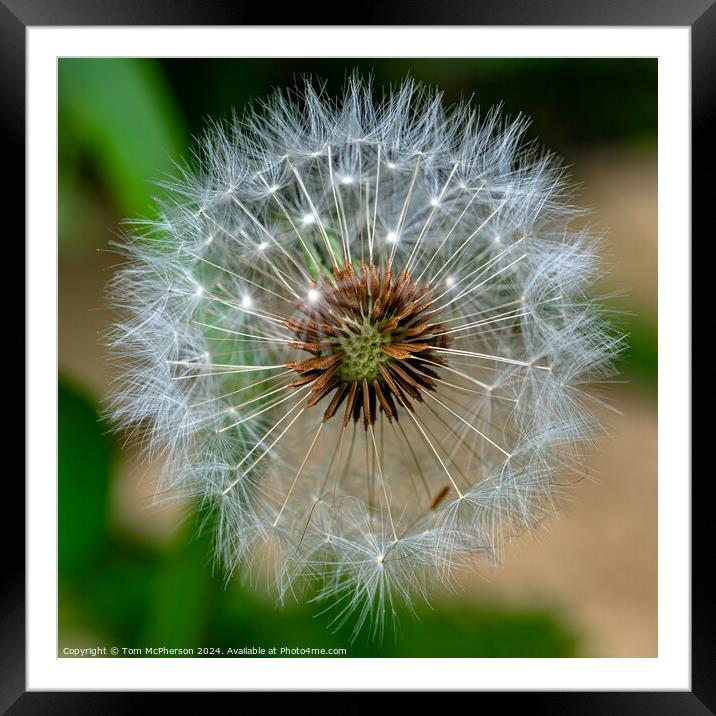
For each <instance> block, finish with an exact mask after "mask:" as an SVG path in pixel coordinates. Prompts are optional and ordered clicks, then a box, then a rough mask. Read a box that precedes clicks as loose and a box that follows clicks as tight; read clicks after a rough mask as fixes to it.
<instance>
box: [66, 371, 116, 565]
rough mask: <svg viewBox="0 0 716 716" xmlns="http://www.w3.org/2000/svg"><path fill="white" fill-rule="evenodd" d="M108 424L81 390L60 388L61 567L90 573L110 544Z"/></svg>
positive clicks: (109, 452)
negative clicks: (108, 531) (108, 518)
mask: <svg viewBox="0 0 716 716" xmlns="http://www.w3.org/2000/svg"><path fill="white" fill-rule="evenodd" d="M105 432H106V425H104V423H102V422H101V421H100V420H99V419H98V415H97V410H96V408H95V406H94V405H93V404H92V403H91V402H90V401H89V399H88V398H86V397H85V396H84V395H82V393H80V392H79V391H78V390H76V389H74V388H72V387H71V386H69V385H68V384H67V383H65V382H63V381H60V384H59V387H58V506H57V509H58V515H57V516H58V535H59V539H58V560H59V562H58V568H59V572H60V577H62V576H63V575H64V574H66V573H70V572H75V571H79V570H83V569H87V568H88V566H89V565H90V564H91V563H92V562H93V561H94V559H95V558H96V556H97V555H98V554H99V552H100V551H101V549H102V547H103V545H104V542H105V539H106V524H107V494H108V487H109V476H110V469H111V450H110V443H109V440H108V438H107V436H106V434H105Z"/></svg>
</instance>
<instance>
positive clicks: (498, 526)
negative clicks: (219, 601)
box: [110, 76, 621, 629]
mask: <svg viewBox="0 0 716 716" xmlns="http://www.w3.org/2000/svg"><path fill="white" fill-rule="evenodd" d="M373 94H374V93H373V88H372V87H371V85H370V82H369V81H366V80H363V79H361V78H359V77H357V76H355V77H353V78H352V79H351V80H350V81H349V82H348V84H347V88H346V90H345V93H344V95H343V96H342V98H341V99H340V100H338V101H332V100H331V99H329V98H327V97H326V96H325V94H324V93H323V92H322V91H320V90H316V89H314V87H313V85H312V84H311V83H310V82H306V84H305V86H304V87H303V88H302V89H301V91H300V92H299V91H297V92H295V93H294V94H293V95H291V94H285V95H284V94H281V93H276V94H275V95H274V96H273V97H272V98H271V99H270V100H268V101H267V102H265V103H262V104H260V105H258V106H257V107H256V108H253V109H251V110H249V111H248V112H247V113H246V114H245V115H244V116H243V117H241V118H235V119H234V120H233V121H231V122H229V123H226V124H218V123H217V124H214V125H212V126H211V127H210V129H209V130H208V131H207V132H206V134H205V136H204V137H203V138H202V140H201V142H200V144H199V150H198V152H197V156H196V159H197V162H196V163H197V165H198V168H195V169H187V170H185V171H184V172H183V175H182V177H181V179H180V180H179V181H177V182H174V183H172V184H170V185H169V186H168V188H169V189H170V194H171V196H172V199H171V200H170V201H168V202H166V203H165V204H164V205H163V206H162V212H161V218H160V219H159V220H156V221H147V222H144V223H143V224H140V223H137V227H138V228H137V230H136V231H135V233H134V235H133V236H132V237H130V238H128V240H127V242H126V243H125V244H124V245H123V248H124V251H126V253H127V255H128V259H129V260H128V262H127V264H126V266H125V267H124V268H123V269H122V270H121V271H120V272H119V273H118V274H117V275H116V277H115V278H114V280H113V282H112V285H111V293H112V297H113V302H114V305H115V307H116V308H117V309H119V310H120V311H121V315H122V317H121V319H119V320H118V321H117V322H116V324H115V325H114V328H113V332H112V336H111V344H112V346H113V348H114V356H115V359H116V360H117V363H118V365H119V368H120V370H119V372H120V375H119V378H118V383H117V389H116V391H115V393H114V396H113V398H112V403H111V407H110V412H111V414H112V416H113V418H114V419H115V421H116V422H117V423H118V424H120V425H122V426H126V425H130V426H134V429H135V430H136V431H137V432H138V434H140V435H141V436H142V438H143V440H144V441H145V444H146V446H147V448H148V450H149V452H150V454H152V455H155V456H159V455H161V456H162V457H164V458H165V469H164V473H163V475H164V477H163V479H164V484H163V486H162V489H164V488H171V489H175V490H178V491H180V492H181V493H182V494H189V495H192V496H196V497H198V498H200V499H201V501H202V504H203V505H204V506H206V507H208V508H210V509H211V510H213V511H215V513H216V515H217V520H216V525H217V528H216V529H217V532H216V546H217V554H218V555H219V556H220V557H221V559H222V561H223V563H224V564H225V565H226V567H227V569H228V571H229V572H232V571H233V570H234V569H237V568H239V567H243V566H244V565H246V566H247V567H250V566H251V565H252V564H253V565H254V566H261V565H263V564H266V563H271V564H272V565H273V571H272V574H273V577H271V580H272V582H273V584H274V586H275V588H276V591H277V592H278V594H279V596H280V597H281V598H284V597H286V596H287V595H288V594H296V593H299V590H300V587H301V585H302V584H305V581H306V577H316V578H318V580H319V582H320V584H321V588H320V596H321V598H325V599H328V603H329V604H330V605H332V606H333V607H334V608H335V609H336V614H337V616H336V619H337V620H338V622H339V623H340V622H341V621H343V620H344V619H345V618H346V617H347V616H348V615H349V614H350V613H351V612H352V611H354V610H356V609H357V610H358V612H359V614H358V622H357V623H358V626H360V625H361V624H363V622H365V621H366V620H369V618H370V616H371V613H372V612H373V610H375V619H374V620H373V624H374V626H375V628H376V629H378V628H381V627H382V623H383V619H384V615H385V614H386V613H387V614H389V615H392V614H394V612H395V609H394V605H395V603H396V600H398V601H401V602H407V603H408V604H411V603H412V602H413V600H415V599H416V598H423V597H426V596H427V594H428V592H429V589H430V585H431V584H432V583H434V582H449V581H450V580H451V579H452V576H453V572H454V570H455V569H456V568H459V567H461V566H462V565H464V564H465V562H466V561H467V560H469V559H471V558H472V557H474V556H481V557H483V558H485V559H487V560H490V561H493V562H494V561H495V560H496V559H497V556H498V553H499V550H500V547H501V545H503V544H504V543H505V541H506V540H507V539H509V538H511V537H512V536H514V535H516V534H518V533H519V532H521V531H523V530H525V529H533V528H534V527H536V526H537V525H538V524H539V523H540V522H541V521H542V520H543V519H544V518H545V517H547V516H549V515H552V514H554V512H555V509H556V508H555V504H556V502H557V498H558V497H559V494H558V493H559V490H560V485H561V484H563V482H560V477H559V476H560V475H561V476H562V478H561V479H562V480H563V479H564V478H563V475H564V471H565V470H572V471H575V472H576V473H578V474H579V472H580V465H579V450H580V446H581V445H583V444H584V443H586V442H587V441H589V440H591V439H592V436H594V435H595V434H596V433H598V432H599V431H600V430H601V428H600V424H599V421H598V419H597V418H596V416H595V412H594V410H593V409H594V408H596V407H597V406H599V405H601V404H602V401H601V399H600V398H598V397H597V396H596V395H595V394H593V392H587V388H588V385H589V384H590V383H591V384H595V383H598V382H600V381H603V380H604V379H605V378H606V377H608V376H609V375H610V373H611V372H612V368H611V359H612V358H613V357H614V356H615V355H616V353H617V352H618V350H619V349H620V340H621V339H620V338H619V337H618V336H615V335H614V334H613V333H611V332H610V331H609V330H608V329H607V328H606V327H605V323H604V321H603V313H604V311H603V309H602V308H601V307H600V305H599V304H598V303H597V302H595V301H594V300H592V299H590V298H588V294H587V291H588V289H589V287H590V285H591V284H592V283H593V281H594V280H595V279H596V278H597V277H598V276H599V274H600V271H601V267H600V264H599V261H598V259H597V254H596V243H597V240H596V238H595V237H594V236H592V235H590V234H589V233H588V232H587V231H586V230H573V229H572V228H571V226H572V224H573V223H574V220H575V219H576V218H577V217H578V216H580V214H581V212H580V210H578V209H577V208H575V207H573V206H572V205H571V204H570V190H569V188H568V185H567V184H566V182H565V180H564V178H563V172H562V170H561V169H560V166H559V163H558V161H557V160H556V159H555V158H554V157H553V156H552V155H550V154H547V153H542V152H540V151H539V150H538V149H537V148H536V147H535V146H534V145H533V144H530V143H527V142H525V141H524V133H525V129H526V127H527V122H526V121H525V120H523V119H517V120H516V121H508V120H505V119H503V118H502V117H501V115H500V112H499V110H493V111H491V112H489V113H488V114H486V115H481V114H480V113H478V112H477V111H476V110H475V109H473V108H472V107H471V106H470V104H469V103H464V104H460V105H458V106H455V107H453V108H451V109H446V108H444V107H443V104H442V100H441V95H440V94H439V93H438V92H434V91H431V90H428V89H426V88H425V87H423V86H421V85H419V84H417V83H415V82H413V81H410V80H407V81H405V82H403V83H402V84H401V85H400V86H399V87H398V88H397V89H395V90H393V91H391V92H389V93H387V94H386V95H384V97H383V99H382V100H381V101H380V102H374V100H373Z"/></svg>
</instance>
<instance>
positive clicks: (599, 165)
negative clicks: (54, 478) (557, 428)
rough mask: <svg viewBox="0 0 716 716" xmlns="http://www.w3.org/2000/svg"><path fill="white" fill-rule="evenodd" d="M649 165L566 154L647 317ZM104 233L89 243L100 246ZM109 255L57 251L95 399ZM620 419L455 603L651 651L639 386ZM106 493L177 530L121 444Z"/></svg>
mask: <svg viewBox="0 0 716 716" xmlns="http://www.w3.org/2000/svg"><path fill="white" fill-rule="evenodd" d="M656 170H657V165H656V157H655V156H654V152H652V151H640V150H637V149H629V150H615V149H604V150H603V151H598V152H593V153H590V154H588V155H583V156H580V157H577V158H575V159H574V174H575V177H574V178H575V179H576V180H577V181H580V182H582V183H583V185H584V191H583V193H582V194H581V196H580V202H581V203H584V204H585V205H587V206H590V207H593V208H594V213H593V215H592V217H591V222H592V224H593V225H594V226H595V228H597V229H600V230H601V229H603V230H606V231H608V233H607V238H606V241H605V250H606V256H607V260H608V263H609V264H611V266H612V274H611V277H610V279H609V283H608V288H619V289H623V290H624V291H625V294H626V296H625V298H623V299H622V301H623V303H624V304H625V305H626V306H628V307H630V308H632V309H633V310H634V311H635V312H637V313H638V312H648V315H649V316H650V317H651V318H652V319H654V318H655V316H656V305H657V171H656ZM116 223H117V222H116V218H115V217H113V216H112V214H111V212H108V213H107V216H106V224H105V226H106V227H109V228H107V230H106V234H105V235H104V236H103V235H101V234H99V235H98V236H95V237H92V238H91V239H88V242H87V243H85V244H84V246H85V247H86V246H87V245H88V243H89V244H90V245H94V246H95V247H99V246H106V242H107V241H108V240H109V239H110V238H111V232H113V231H114V230H115V227H116ZM116 262H117V257H116V256H115V255H113V254H111V253H105V252H95V251H87V250H84V251H82V252H74V253H72V252H70V253H69V254H68V255H63V256H61V257H60V264H59V271H60V286H59V309H60V310H59V330H60V339H59V363H60V367H61V370H62V371H63V372H64V374H65V375H66V376H68V377H69V378H71V379H74V380H75V381H77V382H78V383H79V384H80V385H84V386H86V387H87V388H89V389H90V390H91V391H92V392H93V393H94V394H95V395H104V394H106V392H107V389H108V386H109V382H110V380H111V368H110V366H108V365H107V363H106V359H105V358H106V357H105V353H104V351H103V349H102V347H101V345H100V342H99V336H100V335H101V333H102V332H103V331H104V330H105V327H106V325H107V322H108V320H109V314H108V312H107V311H106V310H104V309H103V297H102V294H103V289H104V285H105V283H106V281H107V280H108V279H109V277H110V276H111V273H112V270H113V269H112V267H113V265H114V264H115V263H116ZM611 395H612V397H613V399H614V403H615V405H616V407H617V408H618V409H619V410H620V411H621V412H622V413H623V416H622V417H620V416H614V415H608V416H607V417H606V420H607V422H608V424H609V426H610V428H611V430H612V433H613V437H612V438H611V439H610V440H608V441H605V442H603V443H602V444H601V445H600V446H599V451H598V452H597V453H596V454H594V455H592V456H591V457H590V459H589V462H588V470H589V473H590V475H591V476H592V479H591V480H589V481H587V480H585V481H582V482H581V483H580V484H579V485H577V486H576V488H575V489H574V491H573V493H572V501H571V502H570V503H569V504H567V505H565V506H564V507H563V511H562V516H561V517H560V519H558V520H553V521H551V522H550V523H549V524H545V525H544V526H543V527H542V528H541V529H540V530H539V531H538V533H537V534H536V535H534V536H532V537H529V536H527V537H523V538H522V539H520V540H519V541H516V542H515V543H513V544H512V545H510V546H509V548H508V549H507V552H506V554H505V557H504V564H503V566H502V567H499V568H485V567H481V568H480V569H479V572H478V573H477V574H476V575H473V576H470V577H466V578H465V579H464V580H463V583H464V587H465V590H464V592H463V593H462V595H460V596H459V597H458V598H461V599H470V600H473V599H476V598H477V599H500V600H502V601H506V602H507V603H510V604H514V605H515V607H519V606H523V607H524V606H529V607H538V606H541V605H543V606H545V607H547V608H552V609H554V608H557V609H559V613H560V615H561V616H562V618H564V619H565V621H566V623H567V625H568V626H569V627H571V628H572V629H573V630H574V631H575V632H576V633H577V635H578V636H579V637H581V640H582V652H583V654H584V655H585V656H600V657H653V656H657V405H656V399H655V397H654V396H653V394H652V393H650V392H649V391H648V390H644V389H643V388H642V387H640V386H639V385H636V384H633V385H629V384H616V385H614V386H613V387H612V392H611ZM125 457H126V459H125V460H124V462H123V465H122V466H121V470H120V477H119V479H118V481H117V484H116V485H115V490H114V495H113V521H114V522H115V524H116V526H117V527H119V528H120V529H122V530H126V531H128V532H130V533H132V534H134V535H135V536H137V537H141V538H144V539H148V540H152V541H158V542H162V541H164V540H167V539H169V538H171V535H172V534H173V533H174V532H175V530H176V529H177V527H178V520H177V517H178V514H177V511H176V510H177V509H180V508H179V507H177V508H175V509H167V508H164V509H161V510H158V509H154V508H150V507H149V498H150V496H151V495H152V492H153V482H154V480H155V478H156V474H157V466H146V465H143V464H141V462H139V461H137V460H136V459H135V458H136V455H135V454H134V453H132V452H130V451H129V450H128V451H127V452H126V455H125Z"/></svg>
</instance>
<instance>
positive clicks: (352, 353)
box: [336, 320, 390, 383]
mask: <svg viewBox="0 0 716 716" xmlns="http://www.w3.org/2000/svg"><path fill="white" fill-rule="evenodd" d="M338 343H339V345H340V347H341V350H342V351H343V359H342V360H341V365H340V367H339V368H338V370H337V371H336V377H337V378H338V379H339V380H342V381H343V382H344V383H354V382H360V381H362V380H364V379H365V380H368V381H373V380H378V379H380V378H381V375H380V365H381V363H388V362H389V361H390V356H388V355H387V354H386V353H384V352H383V351H382V349H381V346H383V345H385V344H387V343H390V333H387V334H386V333H383V332H382V331H381V330H380V328H379V327H378V326H377V325H375V324H373V323H371V322H370V321H369V320H366V321H364V323H363V326H362V327H361V330H360V333H353V334H351V335H350V336H347V337H341V338H339V339H338Z"/></svg>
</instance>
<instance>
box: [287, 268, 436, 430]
mask: <svg viewBox="0 0 716 716" xmlns="http://www.w3.org/2000/svg"><path fill="white" fill-rule="evenodd" d="M313 290H314V291H315V294H316V296H315V300H313V299H312V300H309V301H306V302H304V303H299V304H297V308H298V309H299V311H300V313H301V314H302V316H301V317H300V318H296V319H287V320H286V321H285V325H286V327H287V328H289V329H290V330H291V331H292V332H293V334H294V335H295V336H296V340H295V341H291V342H290V343H289V346H290V347H291V348H294V349H298V350H300V351H306V352H308V353H310V354H311V355H312V356H313V357H311V358H305V359H303V360H291V361H289V362H288V363H286V367H287V368H289V369H290V370H293V371H295V372H296V373H297V374H298V377H297V378H296V379H295V380H294V381H292V383H291V385H292V386H293V387H295V388H297V389H300V390H306V387H309V389H310V394H309V396H308V399H307V401H306V403H305V405H306V407H311V406H312V405H316V404H317V403H319V402H320V401H321V400H323V399H324V398H326V400H327V401H328V404H327V407H326V409H325V412H324V414H323V419H324V420H329V419H330V418H332V417H333V416H334V415H335V414H336V412H337V411H338V409H339V408H342V406H344V404H345V407H344V408H342V409H343V424H344V426H345V425H347V424H348V423H349V422H350V420H351V419H352V420H354V421H357V420H358V419H359V418H360V417H361V415H362V416H363V421H364V424H365V427H366V429H367V428H368V426H369V425H372V424H373V423H374V422H375V419H376V417H377V415H378V414H379V412H382V413H383V414H384V415H385V416H386V418H387V419H388V420H392V419H393V418H395V419H396V420H397V419H398V408H400V409H405V410H411V411H412V410H414V403H420V402H422V401H423V394H424V392H425V391H428V390H435V388H436V384H435V380H436V378H437V377H438V374H437V373H436V369H437V368H438V367H439V366H441V365H445V364H446V362H445V359H444V358H443V357H442V355H441V352H442V349H443V348H446V347H447V346H448V345H449V344H450V337H449V335H448V334H447V332H446V331H445V329H444V328H443V326H442V325H441V323H440V321H439V315H438V314H437V313H436V309H435V307H434V303H435V297H434V293H433V290H432V289H431V288H430V286H429V285H428V284H420V283H418V282H417V281H413V280H412V278H411V276H410V272H409V270H408V269H407V268H404V269H402V270H401V271H399V272H397V273H396V272H394V271H393V267H392V265H390V264H389V265H388V266H387V267H384V268H382V269H379V268H377V267H376V266H375V265H373V264H372V263H371V264H369V265H366V264H364V263H361V264H360V266H358V268H355V267H353V266H352V265H351V264H350V263H346V265H345V267H344V268H343V269H339V268H334V270H333V276H332V277H330V278H329V277H328V276H325V277H323V279H322V280H321V281H320V283H317V285H316V287H315V288H314V289H313Z"/></svg>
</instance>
